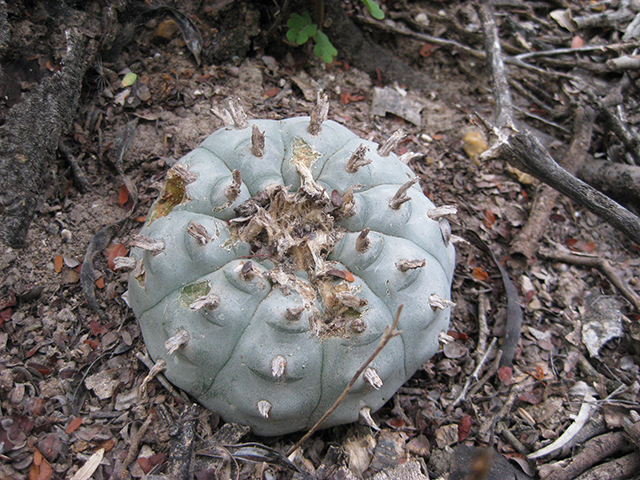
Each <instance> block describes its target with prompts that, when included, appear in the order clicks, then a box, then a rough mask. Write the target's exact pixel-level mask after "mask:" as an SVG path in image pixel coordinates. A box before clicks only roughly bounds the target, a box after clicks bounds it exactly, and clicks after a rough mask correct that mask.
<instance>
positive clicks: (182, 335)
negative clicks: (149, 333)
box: [164, 328, 190, 355]
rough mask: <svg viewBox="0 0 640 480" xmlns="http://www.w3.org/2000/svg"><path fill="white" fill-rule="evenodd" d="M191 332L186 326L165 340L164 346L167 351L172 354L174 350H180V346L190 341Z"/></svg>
mask: <svg viewBox="0 0 640 480" xmlns="http://www.w3.org/2000/svg"><path fill="white" fill-rule="evenodd" d="M189 338H190V337H189V332H187V331H186V330H185V329H184V328H182V329H180V330H179V331H178V333H176V334H175V335H174V336H172V337H170V338H168V339H167V341H166V342H164V348H166V349H167V353H168V354H169V355H171V354H172V353H173V352H175V351H176V350H178V349H179V348H180V347H182V346H184V345H186V344H188V343H189Z"/></svg>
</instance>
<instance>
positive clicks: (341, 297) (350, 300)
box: [336, 292, 369, 309]
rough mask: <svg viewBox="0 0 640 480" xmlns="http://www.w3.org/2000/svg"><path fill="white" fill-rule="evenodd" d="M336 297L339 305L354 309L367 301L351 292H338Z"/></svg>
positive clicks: (362, 305)
mask: <svg viewBox="0 0 640 480" xmlns="http://www.w3.org/2000/svg"><path fill="white" fill-rule="evenodd" d="M336 298H337V300H338V301H339V302H340V304H341V305H343V306H345V307H349V308H355V309H358V308H362V307H364V306H365V305H367V304H368V303H369V302H368V301H367V300H366V299H364V298H360V297H357V296H355V295H354V294H353V293H351V292H338V293H336Z"/></svg>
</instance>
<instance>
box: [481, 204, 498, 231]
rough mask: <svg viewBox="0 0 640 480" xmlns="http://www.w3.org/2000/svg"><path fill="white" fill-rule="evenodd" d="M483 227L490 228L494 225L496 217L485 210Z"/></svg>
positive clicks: (488, 210)
mask: <svg viewBox="0 0 640 480" xmlns="http://www.w3.org/2000/svg"><path fill="white" fill-rule="evenodd" d="M483 221H484V226H485V227H487V228H491V226H492V225H493V224H494V223H496V216H495V215H494V214H493V212H492V211H491V210H490V209H488V208H487V209H486V210H485V211H484V219H483Z"/></svg>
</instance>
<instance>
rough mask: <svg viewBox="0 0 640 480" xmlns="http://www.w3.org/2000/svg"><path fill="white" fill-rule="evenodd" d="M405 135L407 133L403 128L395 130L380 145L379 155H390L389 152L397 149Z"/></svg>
mask: <svg viewBox="0 0 640 480" xmlns="http://www.w3.org/2000/svg"><path fill="white" fill-rule="evenodd" d="M405 135H406V134H405V133H404V130H403V129H399V130H396V131H395V132H393V133H392V134H391V136H390V137H389V138H388V139H387V140H385V141H384V143H382V144H381V145H380V146H379V147H378V155H380V156H381V157H388V156H389V154H390V153H391V152H392V151H394V150H395V148H396V147H397V146H398V144H399V143H400V141H401V140H402V139H403V138H404V136H405Z"/></svg>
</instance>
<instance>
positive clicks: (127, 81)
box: [122, 72, 138, 87]
mask: <svg viewBox="0 0 640 480" xmlns="http://www.w3.org/2000/svg"><path fill="white" fill-rule="evenodd" d="M137 79H138V75H136V74H135V73H133V72H129V73H127V74H126V75H125V76H124V78H123V79H122V86H123V87H130V86H131V85H133V84H134V83H136V80H137Z"/></svg>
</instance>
